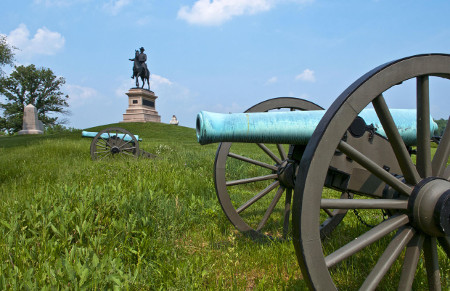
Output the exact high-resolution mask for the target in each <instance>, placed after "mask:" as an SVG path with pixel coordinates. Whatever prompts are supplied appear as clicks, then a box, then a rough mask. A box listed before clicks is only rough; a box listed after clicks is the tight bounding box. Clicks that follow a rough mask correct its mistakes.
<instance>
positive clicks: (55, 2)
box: [33, 0, 90, 7]
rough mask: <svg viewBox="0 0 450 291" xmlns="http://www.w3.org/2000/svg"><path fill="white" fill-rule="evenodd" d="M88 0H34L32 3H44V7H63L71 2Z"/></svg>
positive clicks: (86, 0)
mask: <svg viewBox="0 0 450 291" xmlns="http://www.w3.org/2000/svg"><path fill="white" fill-rule="evenodd" d="M88 1H90V0H34V1H33V2H34V4H37V5H41V4H42V5H44V6H46V7H63V6H70V5H72V4H77V3H84V2H88Z"/></svg>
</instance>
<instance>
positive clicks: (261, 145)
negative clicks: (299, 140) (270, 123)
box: [257, 143, 281, 164]
mask: <svg viewBox="0 0 450 291" xmlns="http://www.w3.org/2000/svg"><path fill="white" fill-rule="evenodd" d="M257 145H258V146H259V147H260V148H261V149H262V150H263V151H264V152H265V153H266V154H267V155H268V156H269V157H270V158H271V159H272V160H274V161H275V162H276V163H277V164H281V160H280V159H279V158H278V157H277V156H276V155H275V154H274V153H273V152H272V151H271V150H270V149H269V148H268V147H266V146H265V145H264V144H262V143H257Z"/></svg>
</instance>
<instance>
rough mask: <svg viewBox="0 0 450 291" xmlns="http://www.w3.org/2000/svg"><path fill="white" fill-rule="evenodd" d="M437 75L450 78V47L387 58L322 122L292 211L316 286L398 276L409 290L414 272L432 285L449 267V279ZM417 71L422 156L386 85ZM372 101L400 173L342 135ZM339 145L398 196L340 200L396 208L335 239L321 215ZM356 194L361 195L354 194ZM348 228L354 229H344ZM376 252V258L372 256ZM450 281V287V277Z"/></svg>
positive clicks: (447, 192) (447, 139) (448, 201)
mask: <svg viewBox="0 0 450 291" xmlns="http://www.w3.org/2000/svg"><path fill="white" fill-rule="evenodd" d="M437 77H440V78H445V79H449V78H450V55H442V54H431V55H417V56H412V57H408V58H404V59H400V60H396V61H393V62H389V63H386V64H384V65H381V66H379V67H377V68H375V69H373V70H372V71H370V72H368V73H367V74H365V75H364V76H362V77H361V78H360V79H358V80H357V81H356V82H355V83H353V84H352V85H351V86H350V87H349V88H347V89H346V90H345V91H344V92H343V93H342V94H341V95H340V96H339V97H338V99H337V100H336V101H335V102H334V103H333V104H332V106H331V107H330V109H329V110H328V111H327V112H326V114H325V115H324V117H323V119H322V120H321V121H320V123H319V125H318V126H317V128H316V130H315V132H314V133H313V135H312V137H311V140H310V142H309V143H308V145H307V147H306V149H305V153H304V155H303V159H302V161H301V164H300V168H301V169H302V171H299V173H298V175H297V180H296V184H295V192H294V201H293V211H292V212H293V213H292V215H293V217H292V220H293V223H292V227H293V242H294V246H295V250H296V255H297V258H298V261H299V264H300V267H301V269H302V273H303V277H304V279H305V280H306V281H307V283H308V284H309V286H310V288H311V289H315V290H337V289H343V290H345V289H355V288H361V289H360V290H374V289H375V288H377V286H378V284H379V283H380V281H381V280H382V279H384V281H383V284H389V283H392V284H396V285H397V284H398V289H399V290H410V289H411V286H412V285H413V282H414V278H415V277H417V276H423V277H426V278H427V279H423V281H427V282H428V287H429V289H430V290H440V289H441V287H443V286H441V283H442V282H441V278H440V273H442V272H444V273H443V274H441V275H444V281H445V278H447V279H448V270H449V269H448V266H449V265H450V260H449V257H450V236H449V235H450V186H449V185H450V182H449V178H450V174H449V172H450V171H449V166H448V165H447V163H448V159H449V152H450V126H447V128H446V130H445V133H444V135H443V137H442V140H441V142H440V144H439V146H438V148H437V150H436V153H435V155H434V158H433V159H431V154H430V143H431V142H430V126H429V124H430V119H429V116H430V110H429V108H430V104H429V101H430V100H429V92H430V91H429V79H430V78H436V79H439V78H437ZM413 78H415V79H416V80H415V81H416V83H417V85H416V86H417V87H416V96H411V98H412V100H411V104H416V109H417V112H418V113H417V154H416V160H415V163H414V161H413V160H412V159H411V157H410V155H409V153H408V151H407V148H406V146H405V145H404V143H403V141H402V139H401V137H400V135H399V132H398V130H397V127H396V125H395V123H394V122H393V120H392V117H391V114H390V113H389V110H388V106H387V105H386V102H385V101H386V100H385V97H384V96H383V93H384V94H385V95H386V96H387V95H388V94H389V93H387V92H385V91H386V90H388V89H389V88H391V87H393V86H394V85H399V84H401V83H402V82H403V81H405V80H409V79H413ZM413 81H414V80H412V82H413ZM370 104H372V105H373V107H374V108H375V111H376V112H377V115H378V117H379V119H380V121H381V123H382V125H383V129H384V130H385V132H386V133H387V137H388V140H389V141H390V144H391V146H392V149H393V151H394V153H395V156H396V159H397V161H398V163H399V165H400V167H401V169H402V173H400V174H401V177H399V176H397V177H396V176H394V175H392V174H391V173H388V172H387V171H386V170H384V169H383V168H382V167H381V166H380V165H377V164H375V163H373V162H372V161H371V160H370V159H369V158H367V157H366V156H364V155H363V154H361V153H359V152H358V151H357V150H356V149H355V148H352V147H351V146H349V145H348V144H347V143H346V142H345V141H343V140H341V139H342V137H343V135H344V133H345V132H346V130H347V128H348V127H349V126H350V124H351V123H352V121H353V120H354V119H355V117H356V116H357V115H358V114H359V112H361V111H362V109H363V108H365V107H366V106H368V105H370ZM437 106H439V104H438V105H437ZM336 149H338V150H339V151H340V152H343V153H344V154H346V155H347V156H348V157H350V158H351V159H353V160H354V161H356V162H357V163H359V164H360V165H362V166H363V167H364V168H365V169H367V170H368V171H369V172H371V173H372V174H373V175H375V176H377V177H378V178H379V179H381V180H382V181H383V182H384V183H386V185H388V187H390V188H391V189H394V190H395V192H396V193H397V194H398V196H397V198H395V197H396V196H393V197H394V198H390V199H384V198H381V199H374V198H376V197H370V195H369V197H365V198H369V199H371V198H373V199H371V202H370V203H373V204H374V205H371V206H369V204H368V203H365V202H367V200H365V201H364V200H363V199H352V200H347V202H348V201H350V202H351V203H346V204H345V202H346V201H343V200H340V201H338V200H336V201H334V202H335V203H334V207H338V205H337V204H340V203H341V205H340V208H342V209H347V210H350V209H367V208H373V209H375V208H378V209H383V210H386V211H389V212H390V213H391V215H390V217H389V218H388V219H387V220H385V221H382V222H380V223H379V224H378V225H376V226H375V227H374V228H372V229H370V230H368V231H367V229H364V230H359V233H357V234H356V235H349V232H348V230H347V229H345V228H340V229H337V230H336V232H335V233H334V236H333V237H336V238H339V239H338V240H336V241H335V242H334V243H333V244H331V243H330V242H327V241H321V239H320V234H319V232H318V227H319V222H318V218H319V213H320V209H321V207H325V206H327V205H330V204H329V202H330V200H325V199H324V198H323V197H322V195H323V194H322V187H323V185H324V181H325V178H326V175H327V171H328V165H329V164H330V161H331V159H332V157H333V154H334V153H335V150H336ZM354 198H361V197H356V195H355V197H354ZM375 203H376V205H375ZM344 204H345V205H344ZM345 222H346V220H344V222H343V223H345ZM345 225H347V224H345ZM344 231H347V232H345V233H346V235H347V236H348V237H344V236H343V235H342V234H343V233H344ZM402 252H403V253H402ZM421 255H422V256H423V258H424V261H422V260H421V258H420V257H421ZM372 259H373V260H374V261H373V263H372V262H370V261H371V260H372ZM423 262H424V263H423ZM358 263H359V264H358ZM422 263H423V264H422ZM353 264H354V266H353ZM421 266H424V267H423V268H424V269H425V270H426V272H424V271H423V269H421V268H422V267H421ZM354 270H356V271H354ZM343 272H347V273H346V274H347V279H346V280H347V281H350V283H349V282H343V281H345V279H342V277H344V278H345V275H343V274H345V273H343ZM339 273H340V274H339ZM425 273H426V275H425ZM336 274H339V276H338V275H336ZM419 274H420V275H419ZM357 277H358V278H357ZM417 283H419V284H420V283H421V282H417ZM346 284H355V285H346ZM444 284H447V286H446V287H447V288H448V284H449V283H448V282H446V283H444ZM358 286H360V287H358ZM379 288H381V289H386V288H388V287H384V288H383V287H379ZM388 289H390V288H388Z"/></svg>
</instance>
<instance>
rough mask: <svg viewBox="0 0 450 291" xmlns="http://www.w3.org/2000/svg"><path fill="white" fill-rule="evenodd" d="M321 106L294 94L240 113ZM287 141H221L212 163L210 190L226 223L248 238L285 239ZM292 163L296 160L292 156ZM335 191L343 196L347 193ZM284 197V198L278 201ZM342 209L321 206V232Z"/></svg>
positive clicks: (291, 169)
mask: <svg viewBox="0 0 450 291" xmlns="http://www.w3.org/2000/svg"><path fill="white" fill-rule="evenodd" d="M277 110H278V111H289V110H291V111H293V110H323V108H322V107H320V106H318V105H316V104H314V103H312V102H309V101H306V100H302V99H298V98H291V97H280V98H274V99H269V100H266V101H264V102H261V103H259V104H256V105H255V106H253V107H251V108H249V109H248V110H247V111H246V112H266V111H277ZM288 151H289V145H281V144H277V145H264V144H245V143H230V142H223V143H221V144H220V145H219V148H218V150H217V153H216V160H215V165H214V169H215V172H214V176H215V186H216V194H217V197H218V199H219V202H220V205H221V206H222V209H223V211H224V212H225V214H226V216H227V217H228V219H229V220H230V221H231V223H232V224H233V225H234V226H235V227H236V228H237V229H238V230H239V231H241V232H242V233H244V234H246V235H249V236H251V237H253V238H264V237H271V238H281V237H283V238H286V236H287V234H288V230H289V219H290V211H291V199H292V198H291V197H292V189H293V178H294V176H295V171H296V164H295V163H293V161H292V160H289V158H288V154H287V152H288ZM297 165H298V161H297ZM336 195H339V196H341V195H342V196H343V198H346V197H348V196H347V194H345V193H344V194H342V193H338V192H337V194H336ZM283 196H284V203H280V201H282V200H283V199H282V198H283ZM345 213H346V211H343V210H331V209H330V210H324V212H323V215H322V217H323V218H322V223H321V231H322V235H328V234H330V233H331V231H332V230H333V229H334V228H335V227H336V225H337V224H339V222H340V221H341V220H342V218H343V216H344V215H345Z"/></svg>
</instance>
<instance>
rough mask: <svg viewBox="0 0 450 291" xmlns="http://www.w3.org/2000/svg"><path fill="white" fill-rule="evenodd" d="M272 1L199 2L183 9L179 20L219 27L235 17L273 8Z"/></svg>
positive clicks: (213, 0)
mask: <svg viewBox="0 0 450 291" xmlns="http://www.w3.org/2000/svg"><path fill="white" fill-rule="evenodd" d="M271 3H272V1H271V0H212V2H210V0H198V1H197V2H195V3H194V5H193V6H192V7H191V8H189V7H187V6H183V7H181V9H180V10H179V11H178V18H180V19H184V20H186V21H187V22H189V23H191V24H202V25H219V24H222V23H223V22H225V21H227V20H230V19H231V18H232V17H233V16H238V15H243V14H255V13H258V12H262V11H267V10H269V9H270V8H272V4H271Z"/></svg>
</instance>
